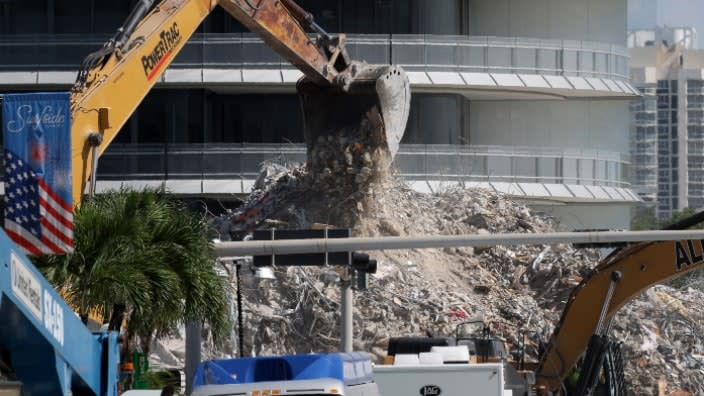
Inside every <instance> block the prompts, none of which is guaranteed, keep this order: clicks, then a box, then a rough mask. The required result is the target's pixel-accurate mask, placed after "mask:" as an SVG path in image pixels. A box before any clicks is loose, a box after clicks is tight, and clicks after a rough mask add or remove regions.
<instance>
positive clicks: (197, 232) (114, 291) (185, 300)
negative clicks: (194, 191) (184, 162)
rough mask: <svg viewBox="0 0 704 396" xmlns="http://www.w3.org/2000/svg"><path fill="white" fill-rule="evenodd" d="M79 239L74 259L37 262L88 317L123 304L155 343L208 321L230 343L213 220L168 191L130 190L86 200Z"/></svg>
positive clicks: (137, 328)
mask: <svg viewBox="0 0 704 396" xmlns="http://www.w3.org/2000/svg"><path fill="white" fill-rule="evenodd" d="M74 240H75V252H74V253H73V254H69V255H65V256H42V257H36V258H35V259H34V261H35V264H36V265H37V266H38V267H39V268H40V270H41V271H42V272H43V273H44V275H45V276H46V277H47V279H48V280H49V281H50V282H51V283H52V284H53V285H55V286H56V287H57V288H58V289H59V290H61V291H62V292H63V294H64V297H65V298H66V300H67V301H68V302H69V303H70V304H71V305H72V306H73V307H74V308H75V309H77V311H78V313H79V314H80V315H81V316H88V314H89V313H92V312H99V313H102V314H103V318H105V319H106V320H107V319H108V318H110V315H111V314H112V310H113V307H114V306H115V304H123V305H124V306H125V307H126V319H127V323H128V328H127V331H128V334H129V335H130V336H135V335H136V336H140V337H141V338H142V339H143V340H147V341H148V340H149V339H151V338H152V337H154V336H156V337H159V336H162V335H165V334H167V333H168V332H169V331H171V330H173V329H174V327H175V326H177V325H178V324H179V323H184V322H185V321H191V320H200V321H204V322H205V323H207V324H208V325H209V326H210V328H211V330H212V333H213V338H214V340H215V342H217V343H220V342H223V341H225V338H226V337H227V335H228V333H229V327H230V324H229V319H228V309H227V305H226V304H227V302H226V301H227V299H226V292H227V284H226V282H225V280H224V279H223V278H222V277H221V276H219V275H218V273H217V269H216V262H215V255H214V252H213V246H212V243H211V242H210V238H209V237H208V232H207V228H206V223H205V220H204V219H202V218H200V217H198V216H196V215H194V214H193V213H191V212H189V211H188V210H187V209H186V208H185V207H184V206H183V205H181V204H180V203H179V202H178V201H176V200H174V199H173V198H172V197H171V196H169V195H168V194H167V193H166V192H164V191H163V190H154V189H146V190H144V191H134V190H130V189H126V188H123V189H121V190H120V191H114V192H111V193H108V194H104V195H99V196H97V197H96V198H94V199H92V200H90V201H86V202H84V203H83V205H82V206H81V207H80V208H79V209H78V210H77V212H76V214H75V226H74Z"/></svg>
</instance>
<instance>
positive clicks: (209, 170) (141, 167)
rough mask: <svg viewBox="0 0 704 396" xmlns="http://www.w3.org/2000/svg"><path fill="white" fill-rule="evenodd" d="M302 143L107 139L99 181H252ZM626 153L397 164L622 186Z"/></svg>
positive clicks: (444, 175) (415, 157)
mask: <svg viewBox="0 0 704 396" xmlns="http://www.w3.org/2000/svg"><path fill="white" fill-rule="evenodd" d="M305 159H306V153H305V147H304V145H303V144H288V145H276V144H231V145H226V144H179V145H119V144H113V145H112V146H110V147H109V148H108V150H107V151H106V152H105V153H104V154H103V156H102V157H101V159H100V165H99V171H98V175H99V178H101V179H109V180H133V179H155V180H166V179H194V178H195V179H254V178H256V176H257V175H258V174H259V172H260V169H261V164H262V163H264V162H265V161H274V162H278V163H282V164H285V163H293V164H295V163H302V162H304V161H305ZM627 165H628V162H627V158H625V157H624V156H622V155H620V154H618V153H613V152H599V151H593V150H561V149H548V148H537V147H514V148H507V147H499V146H478V147H477V146H472V147H467V146H451V145H402V146H401V149H400V150H399V152H398V154H397V155H396V160H395V166H397V167H398V168H399V169H400V171H401V174H402V176H404V177H406V178H410V179H413V180H426V179H432V180H438V179H441V180H448V181H489V180H491V181H511V182H525V183H565V184H586V185H601V186H615V187H624V186H627V185H628V183H627V182H626V181H625V179H626V172H625V169H626V166H627Z"/></svg>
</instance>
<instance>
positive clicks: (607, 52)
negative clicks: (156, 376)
mask: <svg viewBox="0 0 704 396" xmlns="http://www.w3.org/2000/svg"><path fill="white" fill-rule="evenodd" d="M107 38H108V37H107V36H96V35H92V36H85V35H10V36H4V37H0V59H2V60H3V62H2V63H0V71H1V70H13V71H14V70H72V71H73V70H76V69H77V68H78V66H79V64H80V62H81V61H82V60H83V58H84V57H85V56H86V55H88V54H89V53H90V52H92V51H95V50H96V49H98V48H100V47H101V46H102V45H103V43H104V42H105V40H107ZM347 49H348V51H349V52H350V55H351V56H352V58H354V59H364V60H366V61H367V62H368V63H377V64H391V63H393V64H397V65H401V66H403V67H404V68H406V69H407V70H411V71H412V70H422V71H428V70H430V71H464V72H493V73H502V72H504V73H526V74H555V75H566V76H583V77H606V78H616V79H623V80H628V79H629V55H628V49H627V48H625V47H621V46H615V45H610V44H603V43H597V42H587V41H575V40H549V39H531V38H522V37H515V38H514V37H483V36H448V35H349V36H348V44H347ZM171 67H172V68H273V69H280V68H292V66H291V65H290V64H289V63H288V62H287V61H285V60H284V59H283V58H281V57H279V56H278V55H277V54H276V53H275V52H274V51H273V50H271V49H270V48H269V47H268V46H266V45H265V44H264V43H263V42H262V41H261V40H260V39H259V38H257V37H256V36H255V35H253V34H250V33H243V34H196V35H194V36H193V37H192V38H191V39H190V40H189V41H188V43H187V44H186V45H185V47H184V48H183V50H182V51H181V52H180V53H179V54H178V56H177V57H176V59H174V62H173V63H172V66H171Z"/></svg>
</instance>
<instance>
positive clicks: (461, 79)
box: [0, 0, 638, 229]
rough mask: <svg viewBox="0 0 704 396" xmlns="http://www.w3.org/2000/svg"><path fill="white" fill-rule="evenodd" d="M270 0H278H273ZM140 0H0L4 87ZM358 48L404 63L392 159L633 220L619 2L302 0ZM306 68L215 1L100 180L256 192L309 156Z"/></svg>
mask: <svg viewBox="0 0 704 396" xmlns="http://www.w3.org/2000/svg"><path fill="white" fill-rule="evenodd" d="M257 1H259V0H257ZM262 1H269V0H262ZM134 3H135V1H126V2H105V1H98V0H0V59H1V61H0V90H1V91H4V92H8V91H46V90H65V89H67V88H68V87H69V86H70V85H71V83H72V82H73V80H74V78H75V74H76V70H77V68H78V65H79V64H80V62H81V60H82V58H83V57H84V56H85V55H87V54H88V53H90V52H91V51H93V50H95V49H97V48H99V47H100V46H101V45H102V44H103V42H104V41H105V40H106V39H107V38H108V37H109V35H110V33H112V32H114V31H115V30H116V28H117V27H118V26H119V25H120V24H121V23H122V21H123V19H124V18H125V17H126V16H127V15H128V13H129V11H130V6H131V4H134ZM300 4H301V5H302V6H303V7H304V8H306V9H307V10H309V11H310V12H311V13H313V15H315V16H316V18H317V22H318V24H319V25H321V26H322V27H323V28H324V29H326V30H327V31H330V32H344V33H346V34H348V37H349V39H348V42H349V44H348V49H349V52H350V54H351V56H352V57H353V58H356V59H364V60H366V61H367V62H369V63H378V64H398V65H401V66H402V67H403V68H404V69H405V70H406V71H407V72H408V74H409V77H410V79H411V89H412V93H413V99H412V103H411V115H410V119H409V123H408V127H407V130H406V134H405V137H404V138H403V140H402V144H401V148H400V151H399V154H398V155H397V158H396V165H397V166H398V167H399V168H400V170H401V174H402V175H403V176H404V177H405V178H406V179H407V180H408V181H409V183H411V184H412V185H413V186H414V187H415V188H417V189H419V190H426V191H428V190H433V191H434V190H437V189H438V188H442V187H443V186H445V185H447V184H450V183H462V184H464V185H466V186H470V187H472V186H480V187H487V188H492V189H494V190H497V191H500V192H503V193H507V194H510V195H511V196H513V197H515V198H517V199H523V200H526V202H528V203H530V204H531V205H533V206H534V207H535V208H537V209H539V210H542V211H545V212H547V213H549V214H551V215H553V216H555V218H557V219H558V221H559V222H560V224H561V226H562V227H563V228H565V229H573V228H627V227H628V225H629V220H630V208H631V206H632V205H633V203H634V202H636V201H638V198H637V196H636V195H635V194H634V193H632V192H631V190H630V188H629V187H630V185H629V175H628V171H627V169H628V166H629V134H628V131H629V111H628V109H629V101H630V100H631V99H633V98H634V97H636V96H637V95H638V92H637V90H636V89H634V88H633V87H632V86H631V85H630V83H629V54H628V49H627V48H626V17H627V9H626V0H532V1H526V0H336V1H332V0H300ZM299 76H300V73H299V72H298V71H297V70H296V69H295V68H293V67H292V66H291V65H289V64H288V63H287V62H286V61H283V60H282V59H281V58H280V57H279V56H278V55H276V54H275V53H274V52H273V51H272V50H270V49H269V48H267V47H266V46H265V45H264V44H263V43H262V42H261V41H260V40H259V39H257V38H256V37H255V36H254V35H253V34H251V33H250V32H248V31H247V30H246V29H245V28H244V27H243V26H242V25H240V24H239V23H238V22H237V21H235V20H233V19H232V18H231V17H230V16H229V15H228V14H226V13H225V12H223V11H222V10H216V11H215V12H214V13H213V14H212V15H211V16H209V17H208V18H207V19H206V21H205V22H204V23H203V25H202V26H201V28H200V29H199V32H198V33H197V34H196V35H195V36H194V37H191V38H190V40H189V41H188V43H187V45H186V46H185V48H184V50H183V51H182V52H181V53H180V54H178V56H177V57H176V58H175V60H174V62H173V63H172V65H171V67H170V68H169V69H168V70H167V71H166V72H165V74H164V75H163V77H162V78H161V80H160V82H159V83H157V85H156V88H155V89H154V90H153V91H152V92H150V93H149V95H148V96H147V97H146V98H145V100H144V102H143V103H142V104H141V105H140V106H139V108H138V109H137V110H136V112H135V113H134V114H133V116H132V117H131V118H130V121H129V122H128V123H127V124H126V125H125V127H124V128H123V129H122V131H121V133H120V134H119V135H118V137H117V139H116V141H115V142H114V143H113V144H112V145H111V146H110V148H109V149H108V150H107V152H106V153H105V154H104V155H103V157H102V158H101V161H100V168H99V173H98V174H99V180H100V181H99V183H98V190H99V191H100V190H101V189H105V188H108V187H113V186H116V185H117V184H119V183H122V182H127V183H131V184H135V185H142V184H153V183H164V184H165V185H166V186H167V187H168V188H169V189H170V190H171V191H173V192H174V193H178V194H183V195H191V196H215V197H227V196H230V195H231V194H243V193H247V192H248V191H249V189H250V188H251V186H252V184H253V181H254V179H255V177H256V175H257V173H258V170H259V164H260V162H261V161H263V160H265V159H268V158H278V159H281V160H288V161H300V160H302V159H303V158H304V146H303V144H302V142H303V133H302V125H301V124H302V120H301V113H300V110H299V104H298V100H297V98H296V95H295V90H294V89H295V81H296V80H297V78H298V77H299Z"/></svg>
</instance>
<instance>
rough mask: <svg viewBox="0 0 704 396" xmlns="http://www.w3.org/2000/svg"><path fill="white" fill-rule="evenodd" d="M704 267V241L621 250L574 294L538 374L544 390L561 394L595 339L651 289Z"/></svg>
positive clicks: (585, 280)
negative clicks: (563, 384)
mask: <svg viewBox="0 0 704 396" xmlns="http://www.w3.org/2000/svg"><path fill="white" fill-rule="evenodd" d="M702 267H704V240H683V241H665V242H642V243H638V244H636V245H633V246H630V247H628V248H625V249H622V250H619V251H617V252H615V253H613V254H612V255H610V256H609V257H607V258H606V259H604V260H603V261H602V262H601V263H599V264H598V265H597V266H596V267H595V268H594V269H593V271H592V273H591V275H590V276H589V277H587V278H585V279H584V280H583V281H582V282H581V283H580V285H578V286H577V287H576V288H575V289H574V290H573V291H572V293H571V295H570V297H569V300H568V301H567V306H566V308H565V310H564V311H563V313H562V318H561V319H560V322H559V324H558V327H557V328H556V329H555V331H554V333H553V335H552V337H551V339H550V341H549V343H548V345H547V349H546V351H545V353H544V354H543V355H542V357H541V361H540V366H539V368H538V370H537V372H536V382H537V384H538V386H539V387H542V388H543V389H545V390H548V391H553V392H554V391H558V390H559V389H560V386H561V384H562V381H563V380H564V379H565V378H566V377H567V376H568V375H569V374H570V372H571V370H572V369H573V368H574V367H575V365H576V364H577V361H578V360H579V358H580V357H581V356H582V355H583V354H584V352H585V351H586V350H587V348H588V345H589V343H590V339H591V337H592V335H594V334H600V333H604V332H605V331H607V330H608V327H609V326H608V324H609V323H610V321H611V319H612V318H613V316H614V315H615V314H616V312H618V310H619V309H620V308H621V307H623V306H624V305H625V304H627V303H628V302H630V301H631V300H633V299H634V298H636V297H637V296H638V295H640V294H641V293H642V292H643V291H645V290H646V289H648V288H650V287H652V286H654V285H656V284H659V283H663V282H667V281H669V280H672V279H675V278H678V277H681V276H682V275H685V274H687V273H689V272H692V271H694V270H697V269H700V268H702Z"/></svg>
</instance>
